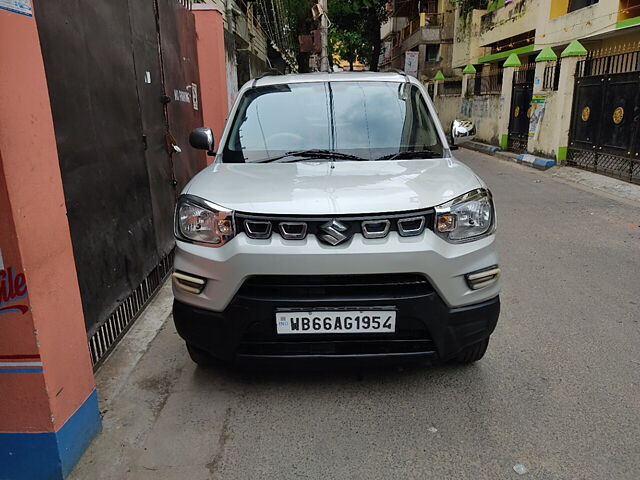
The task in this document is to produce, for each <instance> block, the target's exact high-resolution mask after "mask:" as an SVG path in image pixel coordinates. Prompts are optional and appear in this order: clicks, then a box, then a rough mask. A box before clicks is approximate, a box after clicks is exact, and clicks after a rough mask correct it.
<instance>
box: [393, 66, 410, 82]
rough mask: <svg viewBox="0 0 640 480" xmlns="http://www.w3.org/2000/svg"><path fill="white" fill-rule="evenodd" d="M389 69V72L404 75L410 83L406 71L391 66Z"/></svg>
mask: <svg viewBox="0 0 640 480" xmlns="http://www.w3.org/2000/svg"><path fill="white" fill-rule="evenodd" d="M390 71H391V72H396V73H398V74H400V75H402V76H403V77H404V79H405V80H406V81H407V83H411V80H409V75H407V73H406V72H405V71H404V70H400V69H399V68H392V69H391V70H390Z"/></svg>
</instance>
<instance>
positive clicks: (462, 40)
mask: <svg viewBox="0 0 640 480" xmlns="http://www.w3.org/2000/svg"><path fill="white" fill-rule="evenodd" d="M484 13H485V10H473V12H472V13H470V14H469V15H468V16H467V17H461V16H460V15H459V14H458V9H456V13H455V32H454V34H453V51H452V55H451V63H452V65H453V66H454V67H459V68H464V66H465V65H467V64H468V63H475V62H476V60H477V59H478V57H481V56H483V55H484V54H485V50H486V49H485V48H482V47H481V46H480V19H481V18H482V15H484Z"/></svg>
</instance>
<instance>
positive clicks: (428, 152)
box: [376, 150, 440, 160]
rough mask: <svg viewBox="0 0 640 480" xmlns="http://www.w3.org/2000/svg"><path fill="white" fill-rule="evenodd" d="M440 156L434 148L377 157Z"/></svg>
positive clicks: (393, 158) (384, 158)
mask: <svg viewBox="0 0 640 480" xmlns="http://www.w3.org/2000/svg"><path fill="white" fill-rule="evenodd" d="M438 156H440V155H439V154H438V153H436V152H434V151H433V150H405V151H403V152H398V153H391V154H389V155H383V156H382V157H378V158H376V160H395V159H397V158H437V157H438Z"/></svg>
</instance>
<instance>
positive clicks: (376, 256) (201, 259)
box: [173, 230, 500, 312]
mask: <svg viewBox="0 0 640 480" xmlns="http://www.w3.org/2000/svg"><path fill="white" fill-rule="evenodd" d="M494 241H495V235H491V236H489V237H486V238H482V239H480V240H476V241H474V242H469V243H463V244H451V243H447V242H445V241H444V240H443V239H441V238H440V237H438V236H437V235H436V234H435V233H433V232H432V231H429V230H427V231H425V232H424V233H423V234H422V235H419V236H416V237H405V238H403V237H400V236H399V235H398V234H397V232H391V233H390V234H389V235H388V236H387V237H386V238H381V239H367V238H364V237H363V236H362V235H360V234H357V235H355V236H354V237H353V238H352V239H351V240H350V242H348V243H345V244H341V245H337V246H329V245H325V244H323V243H321V242H319V241H318V239H316V238H315V237H314V236H313V235H310V236H308V237H307V238H306V239H304V240H285V239H283V238H282V237H280V236H279V235H273V236H272V237H271V238H269V239H266V240H253V239H250V238H248V237H247V236H246V235H244V234H243V233H242V234H239V235H238V236H236V237H235V238H233V239H232V240H231V241H230V242H229V243H228V244H226V245H224V246H222V247H220V248H211V247H206V246H201V245H194V244H190V243H186V242H181V241H177V242H176V256H175V262H174V267H175V269H176V271H179V272H184V273H187V274H191V275H195V276H198V277H200V278H202V279H205V280H206V286H205V288H204V290H203V291H202V293H200V294H199V295H193V294H191V293H188V292H185V291H184V290H181V289H180V288H175V285H174V289H173V292H174V295H175V298H176V299H177V300H178V301H180V302H183V303H186V304H189V305H192V306H194V307H198V308H201V309H204V310H212V311H215V312H224V311H226V309H227V308H229V306H230V305H231V302H232V300H233V299H234V297H235V296H236V294H237V293H238V291H239V290H240V288H241V286H242V285H243V284H244V283H245V281H246V280H247V279H248V278H250V277H252V276H256V275H367V274H379V273H381V272H384V273H387V274H401V273H406V272H411V273H416V274H420V275H423V276H425V277H426V278H427V279H428V280H429V282H430V283H431V285H433V288H434V289H435V291H436V292H437V293H438V295H439V296H440V298H441V299H442V300H443V301H444V303H445V304H446V305H447V306H449V307H462V306H465V305H474V304H477V303H481V302H484V301H486V300H489V299H491V298H494V297H496V296H498V294H499V293H500V281H497V282H495V283H494V284H493V285H491V286H489V287H486V288H482V289H480V290H472V289H470V288H469V286H468V284H467V282H466V280H465V275H466V274H468V273H471V272H474V271H479V270H483V269H486V268H488V267H491V266H493V265H498V258H497V255H496V252H495V245H494Z"/></svg>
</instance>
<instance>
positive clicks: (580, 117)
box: [429, 0, 640, 182]
mask: <svg viewBox="0 0 640 480" xmlns="http://www.w3.org/2000/svg"><path fill="white" fill-rule="evenodd" d="M470 3H472V4H474V5H481V6H483V7H485V8H482V9H478V8H465V5H467V4H470ZM639 54H640V0H599V1H598V0H560V1H555V0H554V1H552V0H511V1H508V0H497V1H488V2H475V3H474V2H458V3H457V6H456V11H455V14H454V41H453V48H452V55H451V67H452V68H453V70H454V71H455V72H456V74H455V75H454V76H458V77H459V78H460V80H461V85H462V87H461V91H460V93H459V94H456V91H455V90H453V89H452V88H450V87H449V86H448V85H447V84H448V83H450V82H451V81H450V80H447V79H444V80H443V79H440V80H436V79H434V78H433V77H432V78H431V79H430V80H429V81H430V83H431V84H433V85H434V86H435V90H436V91H437V93H436V95H435V97H436V98H435V103H436V106H437V108H438V110H439V114H440V116H441V119H442V120H443V124H447V123H448V122H449V121H451V120H453V119H454V118H456V117H462V118H467V119H472V120H474V121H475V123H476V126H477V129H478V139H479V140H481V141H483V142H486V143H490V144H493V145H498V146H500V147H501V148H503V149H507V150H511V151H514V152H516V153H524V154H527V153H528V154H534V155H539V156H544V157H547V158H554V159H556V160H557V161H559V162H567V163H569V164H572V165H576V166H579V167H582V168H587V169H591V170H595V171H598V172H601V173H605V174H608V175H613V176H616V177H620V178H623V179H627V180H631V181H634V182H639V181H640V164H639V163H638V157H639V156H640V136H638V135H637V134H636V133H635V132H637V131H638V130H639V129H640V125H639V124H638V122H639V121H640V118H639V117H638V116H637V115H635V114H634V113H632V112H635V111H638V109H639V108H640V103H639V102H640V98H639V95H640V84H639V83H638V79H639V73H640V61H639Z"/></svg>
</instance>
